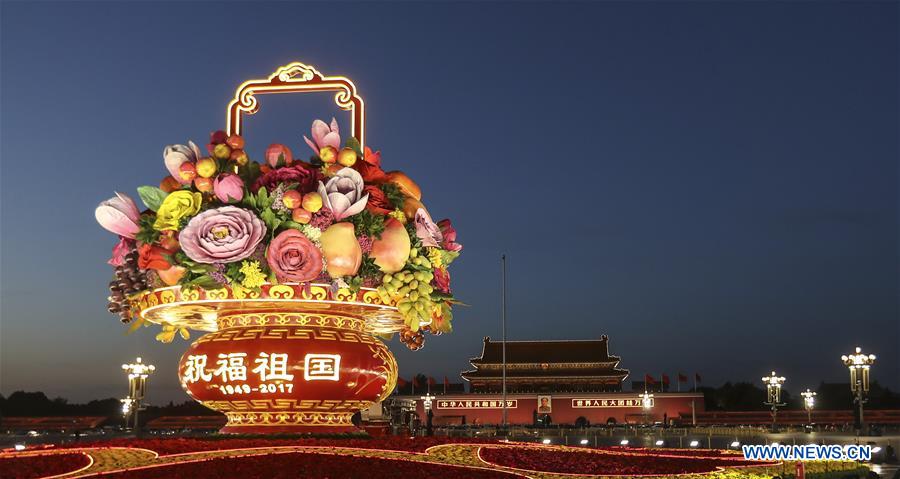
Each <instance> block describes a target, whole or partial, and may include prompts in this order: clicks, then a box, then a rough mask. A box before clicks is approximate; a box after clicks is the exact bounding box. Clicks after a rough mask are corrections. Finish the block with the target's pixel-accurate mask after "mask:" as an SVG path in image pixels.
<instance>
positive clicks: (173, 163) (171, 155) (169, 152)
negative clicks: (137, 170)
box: [163, 141, 200, 185]
mask: <svg viewBox="0 0 900 479" xmlns="http://www.w3.org/2000/svg"><path fill="white" fill-rule="evenodd" d="M163 159H164V160H165V162H166V169H168V170H169V173H170V174H171V175H172V177H174V178H175V179H176V180H178V182H179V183H181V184H183V185H186V184H188V183H190V182H191V180H189V179H188V180H185V179H184V178H182V177H181V175H179V174H178V171H179V170H178V168H180V167H181V165H182V164H183V163H186V162H188V161H190V162H196V161H197V160H199V159H200V148H198V147H197V145H195V144H194V142H193V141H189V142H188V144H187V146H186V145H169V146H167V147H165V148H164V149H163Z"/></svg>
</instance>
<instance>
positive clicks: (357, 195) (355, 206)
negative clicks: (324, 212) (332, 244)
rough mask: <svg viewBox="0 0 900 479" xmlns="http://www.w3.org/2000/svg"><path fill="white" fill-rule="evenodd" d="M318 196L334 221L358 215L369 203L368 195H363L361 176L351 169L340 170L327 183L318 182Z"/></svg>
mask: <svg viewBox="0 0 900 479" xmlns="http://www.w3.org/2000/svg"><path fill="white" fill-rule="evenodd" d="M319 195H320V196H322V203H323V204H324V205H325V206H327V207H328V209H330V210H331V212H332V213H333V214H334V220H335V221H340V220H342V219H344V218H346V217H348V216H353V215H355V214H358V213H360V212H361V211H362V210H363V209H364V208H365V207H366V203H367V202H368V201H369V194H368V193H366V194H363V179H362V176H361V175H360V174H359V173H358V172H357V171H356V170H354V169H353V168H341V169H340V170H339V171H338V172H337V174H336V175H334V176H333V177H332V178H330V179H329V180H328V182H327V183H322V182H321V181H320V182H319Z"/></svg>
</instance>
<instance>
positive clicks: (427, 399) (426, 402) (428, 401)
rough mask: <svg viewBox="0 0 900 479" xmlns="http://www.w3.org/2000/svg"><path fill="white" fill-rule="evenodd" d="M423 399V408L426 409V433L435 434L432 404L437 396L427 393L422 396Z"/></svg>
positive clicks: (428, 434) (427, 434)
mask: <svg viewBox="0 0 900 479" xmlns="http://www.w3.org/2000/svg"><path fill="white" fill-rule="evenodd" d="M419 399H421V400H422V408H423V409H425V435H426V436H431V435H433V434H434V426H433V422H432V421H433V419H434V411H432V409H431V406H432V403H433V402H434V399H435V396H432V395H431V393H430V392H429V393H427V394H425V395H424V396H422V397H420V398H419Z"/></svg>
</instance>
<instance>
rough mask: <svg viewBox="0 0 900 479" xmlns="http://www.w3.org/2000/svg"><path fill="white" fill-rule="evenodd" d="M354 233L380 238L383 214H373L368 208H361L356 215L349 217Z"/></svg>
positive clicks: (382, 230) (382, 227)
mask: <svg viewBox="0 0 900 479" xmlns="http://www.w3.org/2000/svg"><path fill="white" fill-rule="evenodd" d="M350 221H351V222H352V223H353V227H354V229H355V231H356V235H357V236H359V235H366V236H369V237H370V238H372V239H373V240H375V239H381V233H383V232H384V216H381V215H376V214H373V213H372V212H371V211H369V210H362V212H360V213H359V214H357V215H353V216H351V217H350Z"/></svg>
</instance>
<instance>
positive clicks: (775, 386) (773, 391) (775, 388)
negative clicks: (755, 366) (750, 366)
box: [762, 371, 785, 428]
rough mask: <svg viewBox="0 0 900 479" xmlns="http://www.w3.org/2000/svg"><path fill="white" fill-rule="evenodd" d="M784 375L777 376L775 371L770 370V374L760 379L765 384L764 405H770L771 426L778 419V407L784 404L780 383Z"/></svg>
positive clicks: (782, 382)
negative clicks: (765, 396) (765, 397)
mask: <svg viewBox="0 0 900 479" xmlns="http://www.w3.org/2000/svg"><path fill="white" fill-rule="evenodd" d="M784 380H785V378H784V376H778V375H776V374H775V371H772V374H771V375H770V376H766V377H763V378H762V381H763V382H764V383H765V384H766V392H767V393H768V394H767V399H766V402H764V403H763V404H765V405H766V406H771V407H772V427H773V428H774V427H775V423H776V421H777V419H778V408H779V407H780V406H784V403H782V402H781V385H782V384H784Z"/></svg>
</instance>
